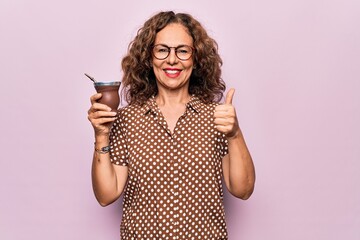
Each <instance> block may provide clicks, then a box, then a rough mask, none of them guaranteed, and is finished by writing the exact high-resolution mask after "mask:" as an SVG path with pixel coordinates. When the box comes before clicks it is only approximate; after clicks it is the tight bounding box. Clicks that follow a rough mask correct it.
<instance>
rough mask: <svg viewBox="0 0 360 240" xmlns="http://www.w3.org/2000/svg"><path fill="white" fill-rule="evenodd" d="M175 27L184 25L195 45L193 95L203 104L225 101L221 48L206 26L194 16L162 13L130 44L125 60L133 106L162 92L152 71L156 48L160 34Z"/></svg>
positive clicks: (126, 92)
mask: <svg viewBox="0 0 360 240" xmlns="http://www.w3.org/2000/svg"><path fill="white" fill-rule="evenodd" d="M171 23H180V24H182V25H183V26H184V27H185V28H186V29H187V30H188V32H189V34H190V35H191V36H192V38H193V41H194V48H195V51H194V54H193V59H194V68H193V71H192V74H191V76H190V83H189V93H190V94H194V95H196V96H197V97H199V98H200V99H201V100H202V101H204V102H206V103H209V102H213V101H215V102H217V101H220V99H221V98H222V97H223V92H224V90H225V82H224V81H223V80H222V78H221V66H222V60H221V58H220V56H219V54H218V45H217V43H216V41H215V40H214V39H212V38H211V37H209V36H208V34H207V32H206V30H205V29H204V28H203V27H202V25H201V24H200V23H199V22H198V21H197V20H196V19H194V18H193V17H192V16H191V15H189V14H186V13H177V14H175V13H174V12H173V11H168V12H160V13H158V14H156V15H154V16H153V17H151V18H150V19H149V20H147V21H146V22H145V24H144V26H143V27H142V28H140V29H139V30H138V32H137V35H136V37H135V39H134V40H133V41H132V42H131V43H130V44H129V48H128V53H127V55H126V56H125V57H124V58H123V60H122V63H121V65H122V69H123V72H124V75H123V79H122V84H123V89H122V91H123V93H124V96H125V99H126V101H127V102H128V103H129V104H140V105H141V104H143V103H144V102H145V101H146V100H147V99H148V98H150V97H151V96H153V95H156V94H157V92H158V89H157V84H156V78H155V74H154V71H153V68H152V51H151V49H152V47H153V44H154V42H155V37H156V34H157V33H158V32H159V31H161V30H162V29H163V28H165V27H166V26H167V25H169V24H171Z"/></svg>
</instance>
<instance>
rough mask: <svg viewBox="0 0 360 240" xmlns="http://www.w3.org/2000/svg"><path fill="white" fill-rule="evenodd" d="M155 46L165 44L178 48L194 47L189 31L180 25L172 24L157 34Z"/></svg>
mask: <svg viewBox="0 0 360 240" xmlns="http://www.w3.org/2000/svg"><path fill="white" fill-rule="evenodd" d="M155 44H165V45H167V46H171V47H176V46H178V45H184V44H185V45H189V46H192V45H193V39H192V37H191V36H190V34H189V33H188V31H187V29H186V28H185V27H184V26H183V25H181V24H179V23H171V24H169V25H167V26H166V27H164V28H163V29H162V30H161V31H160V32H158V33H157V34H156V37H155Z"/></svg>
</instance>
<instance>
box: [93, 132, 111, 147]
mask: <svg viewBox="0 0 360 240" xmlns="http://www.w3.org/2000/svg"><path fill="white" fill-rule="evenodd" d="M109 143H110V140H109V135H95V146H96V147H104V146H107V145H109Z"/></svg>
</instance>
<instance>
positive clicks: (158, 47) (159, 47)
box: [155, 46, 169, 53]
mask: <svg viewBox="0 0 360 240" xmlns="http://www.w3.org/2000/svg"><path fill="white" fill-rule="evenodd" d="M155 51H156V52H158V53H167V52H169V49H168V48H166V47H163V46H157V47H156V48H155Z"/></svg>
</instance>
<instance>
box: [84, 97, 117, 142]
mask: <svg viewBox="0 0 360 240" xmlns="http://www.w3.org/2000/svg"><path fill="white" fill-rule="evenodd" d="M100 98H101V93H96V94H94V95H92V96H91V97H90V101H91V107H90V109H89V111H88V119H89V121H90V122H91V124H92V126H93V128H94V131H95V136H98V137H99V136H109V133H110V127H111V123H112V122H113V121H115V119H116V117H115V116H116V112H112V111H111V108H110V107H108V106H107V105H105V104H101V103H98V102H97V100H99V99H100Z"/></svg>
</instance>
